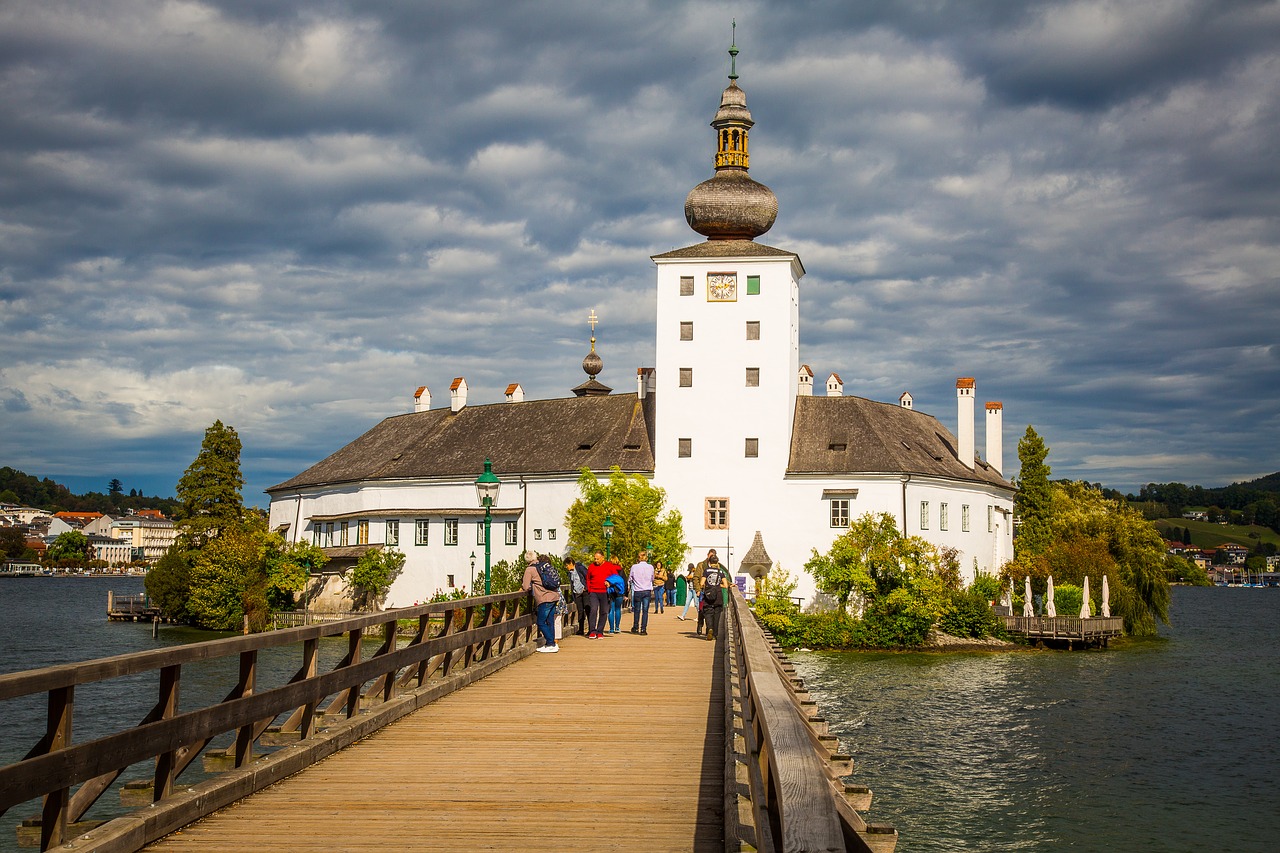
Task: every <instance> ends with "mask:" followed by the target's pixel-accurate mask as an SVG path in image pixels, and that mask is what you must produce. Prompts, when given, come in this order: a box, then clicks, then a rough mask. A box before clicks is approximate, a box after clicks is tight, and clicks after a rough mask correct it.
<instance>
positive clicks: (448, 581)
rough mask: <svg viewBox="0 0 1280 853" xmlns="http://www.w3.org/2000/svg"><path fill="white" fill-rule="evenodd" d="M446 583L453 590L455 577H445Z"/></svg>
mask: <svg viewBox="0 0 1280 853" xmlns="http://www.w3.org/2000/svg"><path fill="white" fill-rule="evenodd" d="M444 577H445V583H447V584H448V585H449V589H453V585H454V584H453V575H445V576H444Z"/></svg>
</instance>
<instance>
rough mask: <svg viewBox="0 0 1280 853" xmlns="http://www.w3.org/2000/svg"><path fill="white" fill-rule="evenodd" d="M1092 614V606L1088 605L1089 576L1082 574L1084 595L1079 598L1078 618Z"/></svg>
mask: <svg viewBox="0 0 1280 853" xmlns="http://www.w3.org/2000/svg"><path fill="white" fill-rule="evenodd" d="M1092 615H1093V608H1092V607H1091V606H1090V605H1089V576H1088V575H1085V576H1084V595H1083V596H1082V597H1081V599H1080V618H1081V619H1088V618H1089V617H1090V616H1092Z"/></svg>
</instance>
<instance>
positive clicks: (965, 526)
mask: <svg viewBox="0 0 1280 853" xmlns="http://www.w3.org/2000/svg"><path fill="white" fill-rule="evenodd" d="M960 530H961V531H962V532H964V533H968V532H969V505H968V504H961V505H960Z"/></svg>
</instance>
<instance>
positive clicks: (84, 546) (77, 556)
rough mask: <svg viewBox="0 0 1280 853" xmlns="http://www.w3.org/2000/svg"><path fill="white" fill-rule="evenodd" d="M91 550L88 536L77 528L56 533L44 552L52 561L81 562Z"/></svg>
mask: <svg viewBox="0 0 1280 853" xmlns="http://www.w3.org/2000/svg"><path fill="white" fill-rule="evenodd" d="M92 551H93V548H92V546H90V545H89V537H88V536H85V535H84V534H83V533H81V532H80V531H79V530H68V531H67V532H66V533H59V534H58V538H57V539H55V540H53V544H52V545H50V546H49V550H47V551H46V552H45V557H46V559H48V560H49V561H50V562H52V563H61V562H62V561H63V560H69V561H76V562H83V561H84V560H87V559H89V555H90V554H91V553H92Z"/></svg>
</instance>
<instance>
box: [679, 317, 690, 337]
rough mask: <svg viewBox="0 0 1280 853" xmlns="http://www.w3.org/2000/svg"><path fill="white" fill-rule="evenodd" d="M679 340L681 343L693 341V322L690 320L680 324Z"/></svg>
mask: <svg viewBox="0 0 1280 853" xmlns="http://www.w3.org/2000/svg"><path fill="white" fill-rule="evenodd" d="M680 340H682V341H691V340H693V321H692V320H687V321H686V320H682V321H681V322H680Z"/></svg>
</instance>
